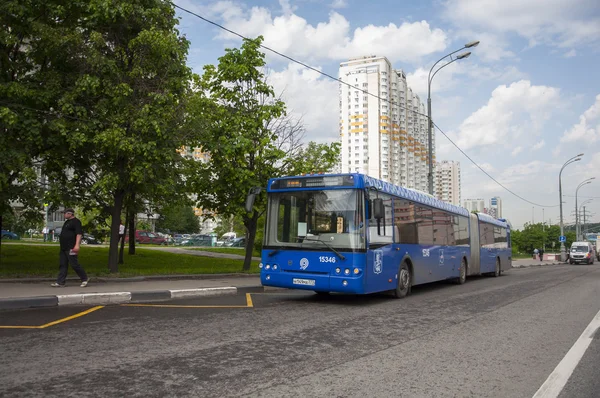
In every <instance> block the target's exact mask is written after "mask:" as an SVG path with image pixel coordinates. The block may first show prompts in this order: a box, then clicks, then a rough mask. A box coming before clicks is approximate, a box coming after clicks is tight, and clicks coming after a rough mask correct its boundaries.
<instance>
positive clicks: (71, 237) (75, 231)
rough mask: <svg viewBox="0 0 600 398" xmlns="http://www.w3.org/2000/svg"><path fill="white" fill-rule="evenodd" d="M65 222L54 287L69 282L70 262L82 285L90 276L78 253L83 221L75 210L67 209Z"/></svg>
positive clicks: (61, 233)
mask: <svg viewBox="0 0 600 398" xmlns="http://www.w3.org/2000/svg"><path fill="white" fill-rule="evenodd" d="M65 219H66V221H65V223H64V224H63V227H62V231H61V232H60V268H59V271H58V278H57V279H56V282H55V283H53V284H51V285H50V286H52V287H64V286H65V283H66V282H67V272H68V270H69V264H71V267H73V270H74V271H75V272H76V273H77V275H78V276H79V278H80V279H81V287H86V286H87V284H88V276H87V274H86V273H85V270H84V269H83V267H82V266H81V265H80V264H79V260H78V254H79V245H80V243H81V237H82V236H83V230H82V228H81V221H79V219H77V218H75V210H73V209H65Z"/></svg>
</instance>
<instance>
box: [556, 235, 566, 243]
mask: <svg viewBox="0 0 600 398" xmlns="http://www.w3.org/2000/svg"><path fill="white" fill-rule="evenodd" d="M558 241H559V242H566V241H567V237H566V236H564V235H563V236H559V237H558Z"/></svg>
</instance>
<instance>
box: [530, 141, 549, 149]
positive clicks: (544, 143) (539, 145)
mask: <svg viewBox="0 0 600 398" xmlns="http://www.w3.org/2000/svg"><path fill="white" fill-rule="evenodd" d="M544 145H546V142H544V140H541V141H539V142H537V143H536V144H535V145H534V146H533V150H534V151H537V150H538V149H542V148H543V147H544Z"/></svg>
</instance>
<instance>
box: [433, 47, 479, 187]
mask: <svg viewBox="0 0 600 398" xmlns="http://www.w3.org/2000/svg"><path fill="white" fill-rule="evenodd" d="M478 45H479V41H478V40H477V41H472V42H470V43H467V44H465V45H464V46H463V47H462V48H459V49H458V50H456V51H452V52H451V53H450V54H446V55H444V56H443V57H442V58H440V59H438V60H437V61H436V63H435V64H433V66H432V67H431V69H430V70H429V77H428V78H427V144H428V150H429V153H428V156H427V158H428V161H429V171H428V173H427V185H428V190H429V194H430V195H433V135H432V127H433V122H432V121H431V81H432V80H433V77H434V76H435V74H436V73H438V72H439V71H440V70H441V69H442V68H444V67H446V66H448V65H450V64H451V63H453V62H456V61H458V60H459V59H465V58H468V57H469V55H471V52H465V53H462V54H459V55H457V56H456V57H454V58H452V55H453V54H456V53H457V52H459V51H462V50H464V49H465V48H473V47H477V46H478ZM448 57H450V61H449V62H446V63H445V64H444V65H442V66H440V67H439V68H438V69H437V70H436V71H435V72H434V73H433V75H432V74H431V72H433V68H435V66H436V65H437V64H439V63H440V61H442V60H444V59H446V58H448Z"/></svg>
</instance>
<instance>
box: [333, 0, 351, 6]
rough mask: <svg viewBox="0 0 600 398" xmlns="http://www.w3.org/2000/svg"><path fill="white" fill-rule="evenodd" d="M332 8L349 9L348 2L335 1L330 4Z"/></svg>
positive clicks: (342, 0)
mask: <svg viewBox="0 0 600 398" xmlns="http://www.w3.org/2000/svg"><path fill="white" fill-rule="evenodd" d="M330 7H331V8H346V7H348V3H347V2H346V0H333V2H332V3H331V4H330Z"/></svg>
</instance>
